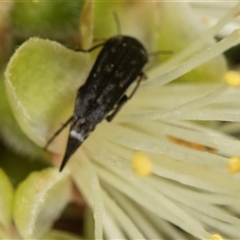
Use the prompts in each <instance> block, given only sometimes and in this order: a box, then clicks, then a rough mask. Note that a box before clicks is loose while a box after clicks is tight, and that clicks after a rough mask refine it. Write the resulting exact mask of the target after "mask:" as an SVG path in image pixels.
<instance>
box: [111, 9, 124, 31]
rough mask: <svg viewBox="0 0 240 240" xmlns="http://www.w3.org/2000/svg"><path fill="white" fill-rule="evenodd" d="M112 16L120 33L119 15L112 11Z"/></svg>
mask: <svg viewBox="0 0 240 240" xmlns="http://www.w3.org/2000/svg"><path fill="white" fill-rule="evenodd" d="M113 17H114V20H115V23H116V27H117V33H118V35H121V32H122V31H121V25H120V21H119V17H118V15H117V12H115V11H113Z"/></svg>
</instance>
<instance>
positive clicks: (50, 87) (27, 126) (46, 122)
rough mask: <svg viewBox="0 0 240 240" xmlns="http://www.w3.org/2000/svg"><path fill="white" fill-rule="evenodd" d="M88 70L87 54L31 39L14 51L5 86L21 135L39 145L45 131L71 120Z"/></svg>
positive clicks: (43, 141) (42, 141)
mask: <svg viewBox="0 0 240 240" xmlns="http://www.w3.org/2000/svg"><path fill="white" fill-rule="evenodd" d="M89 67H90V66H89V64H88V54H84V53H77V52H75V51H72V50H69V49H67V48H65V47H63V46H62V45H60V44H58V43H56V42H53V41H48V40H42V39H38V38H32V39H30V40H29V41H27V42H25V43H24V44H23V45H22V46H21V47H19V48H18V50H17V51H16V52H15V54H14V55H13V56H12V58H11V60H10V63H9V65H8V67H7V70H6V74H5V75H6V81H5V83H6V87H7V92H8V97H9V100H10V104H11V107H12V110H13V113H14V115H15V117H16V119H17V121H18V123H19V125H20V127H21V128H22V130H23V131H24V133H25V134H27V135H28V136H29V137H30V138H31V139H32V140H34V141H35V142H37V143H39V144H40V145H43V144H44V143H45V139H46V138H47V137H49V130H48V129H49V127H51V129H52V128H53V127H54V124H56V122H58V123H60V121H64V120H66V119H67V118H68V117H69V116H71V114H72V111H73V110H72V109H71V108H72V107H73V105H74V100H75V96H76V90H77V89H78V88H79V86H81V85H82V83H83V82H84V81H85V79H86V76H87V73H88V71H89ZM69 106H72V107H69ZM60 119H61V120H60ZM57 127H59V125H58V126H57Z"/></svg>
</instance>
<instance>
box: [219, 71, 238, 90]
mask: <svg viewBox="0 0 240 240" xmlns="http://www.w3.org/2000/svg"><path fill="white" fill-rule="evenodd" d="M223 81H224V82H225V83H227V84H228V85H229V86H231V87H240V73H239V72H236V71H228V72H226V73H225V74H224V76H223Z"/></svg>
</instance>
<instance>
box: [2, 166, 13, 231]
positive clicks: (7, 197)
mask: <svg viewBox="0 0 240 240" xmlns="http://www.w3.org/2000/svg"><path fill="white" fill-rule="evenodd" d="M0 189H1V193H0V226H1V225H2V226H3V227H4V228H5V230H9V227H10V223H11V214H12V198H13V187H12V185H11V183H10V181H9V179H8V177H7V175H6V174H5V173H4V171H3V170H2V169H1V168H0Z"/></svg>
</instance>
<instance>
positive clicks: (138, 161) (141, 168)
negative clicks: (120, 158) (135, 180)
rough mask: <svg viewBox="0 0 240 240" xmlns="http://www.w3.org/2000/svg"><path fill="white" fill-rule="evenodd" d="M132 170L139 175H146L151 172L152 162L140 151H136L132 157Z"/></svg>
mask: <svg viewBox="0 0 240 240" xmlns="http://www.w3.org/2000/svg"><path fill="white" fill-rule="evenodd" d="M132 166H133V169H134V171H135V172H136V173H137V174H138V175H139V176H141V177H147V176H149V175H151V174H152V168H153V166H152V162H151V160H150V159H149V158H148V157H147V156H146V155H145V154H144V153H142V152H136V153H135V154H134V156H133V159H132Z"/></svg>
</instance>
